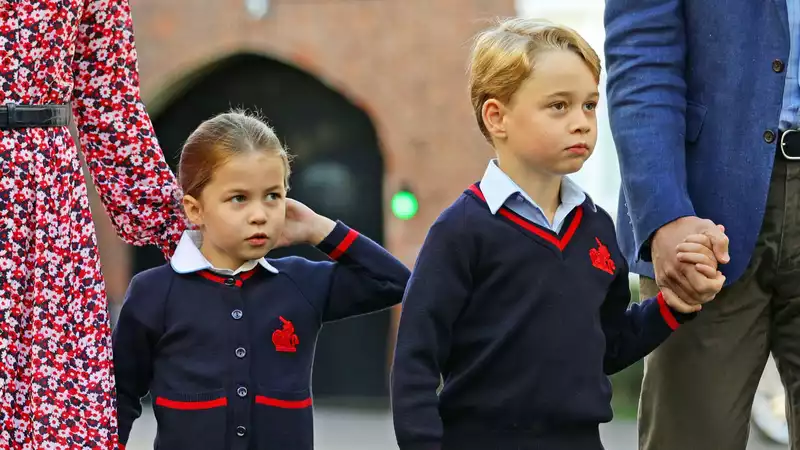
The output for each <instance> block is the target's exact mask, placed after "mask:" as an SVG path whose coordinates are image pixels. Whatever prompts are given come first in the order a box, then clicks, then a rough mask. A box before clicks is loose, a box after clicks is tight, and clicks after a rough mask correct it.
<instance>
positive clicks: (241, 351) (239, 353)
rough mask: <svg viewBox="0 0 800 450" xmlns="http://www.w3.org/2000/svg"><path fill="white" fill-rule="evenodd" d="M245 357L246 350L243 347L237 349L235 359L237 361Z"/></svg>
mask: <svg viewBox="0 0 800 450" xmlns="http://www.w3.org/2000/svg"><path fill="white" fill-rule="evenodd" d="M246 355H247V350H245V349H244V347H239V348H237V349H236V357H237V358H239V359H242V358H244V357H245V356H246Z"/></svg>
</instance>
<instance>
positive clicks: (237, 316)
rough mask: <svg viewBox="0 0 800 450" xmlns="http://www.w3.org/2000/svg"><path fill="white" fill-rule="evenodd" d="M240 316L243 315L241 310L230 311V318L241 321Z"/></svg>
mask: <svg viewBox="0 0 800 450" xmlns="http://www.w3.org/2000/svg"><path fill="white" fill-rule="evenodd" d="M242 315H243V314H242V310H241V309H234V310H233V311H231V317H233V319H234V320H239V319H241V318H242Z"/></svg>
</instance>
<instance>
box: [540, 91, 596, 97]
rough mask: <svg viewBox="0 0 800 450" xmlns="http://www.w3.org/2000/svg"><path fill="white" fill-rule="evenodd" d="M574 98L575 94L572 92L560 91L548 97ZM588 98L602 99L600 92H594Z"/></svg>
mask: <svg viewBox="0 0 800 450" xmlns="http://www.w3.org/2000/svg"><path fill="white" fill-rule="evenodd" d="M573 96H575V92H572V91H558V92H553V93H552V94H549V95H548V96H547V97H548V98H550V97H573ZM588 96H589V97H600V92H599V91H593V92H591V93H590V94H589V95H588Z"/></svg>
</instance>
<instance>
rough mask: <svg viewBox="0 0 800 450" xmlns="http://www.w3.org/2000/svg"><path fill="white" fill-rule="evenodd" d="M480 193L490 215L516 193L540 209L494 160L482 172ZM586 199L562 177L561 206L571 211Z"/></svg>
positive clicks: (572, 184) (585, 196) (569, 181)
mask: <svg viewBox="0 0 800 450" xmlns="http://www.w3.org/2000/svg"><path fill="white" fill-rule="evenodd" d="M481 192H482V193H483V196H484V197H485V198H486V204H487V205H488V206H489V210H490V211H491V212H492V214H497V211H498V210H499V209H500V207H501V206H503V204H505V202H506V200H508V198H509V197H511V196H512V195H514V194H516V193H519V194H520V195H522V196H523V197H524V198H525V200H527V201H528V202H530V203H531V204H532V205H533V206H535V207H537V208H539V209H541V207H540V206H539V205H538V204H537V203H536V202H535V201H533V199H532V198H531V197H530V196H529V195H528V194H527V193H526V192H525V191H523V190H522V188H520V187H519V185H517V183H515V182H514V180H512V179H511V178H510V177H509V176H508V175H506V173H505V172H503V169H501V168H500V167H499V166H498V165H497V160H496V159H493V160H491V161H489V165H488V166H487V167H486V172H484V174H483V179H481ZM587 198H588V196H587V195H586V193H585V192H584V191H583V189H581V187H580V186H578V184H577V183H575V182H574V181H572V180H571V179H570V178H569V177H563V179H562V180H561V204H562V205H563V206H565V207H569V208H570V210H571V209H572V208H573V207H576V206H578V205H581V204H582V203H583V202H584V201H586V199H587ZM589 203H590V204H591V206H592V208H593V209H594V208H595V206H594V203H592V202H591V199H589Z"/></svg>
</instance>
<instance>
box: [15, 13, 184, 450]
mask: <svg viewBox="0 0 800 450" xmlns="http://www.w3.org/2000/svg"><path fill="white" fill-rule="evenodd" d="M9 103H13V104H21V105H41V104H48V103H54V104H68V103H71V104H72V107H73V110H74V112H75V118H76V121H77V122H76V125H77V129H78V131H79V134H80V143H81V150H82V152H83V154H84V157H85V159H86V162H87V165H88V167H89V171H90V173H91V175H92V178H93V180H94V182H95V186H96V187H97V190H98V192H99V194H100V197H101V199H102V202H103V204H104V206H105V208H106V211H107V213H108V214H109V216H110V217H111V220H112V223H113V225H114V227H115V229H116V231H117V233H118V234H119V235H120V236H121V237H122V238H123V239H124V240H125V241H127V242H129V243H132V244H135V245H147V244H156V245H159V246H160V247H161V248H162V249H163V251H164V253H165V255H167V256H169V255H170V254H171V251H172V249H173V248H174V244H177V242H178V240H179V238H180V235H181V232H182V231H183V229H184V226H185V223H184V219H183V215H182V213H181V212H180V206H179V205H180V204H179V194H180V193H179V189H178V187H177V185H176V183H175V179H174V175H173V174H172V172H171V171H170V170H169V167H168V166H167V164H166V163H165V161H164V156H163V154H162V152H161V149H160V148H159V146H158V143H157V141H156V138H155V134H154V133H153V128H152V125H151V123H150V119H149V118H148V116H147V113H146V112H145V109H144V106H143V105H142V102H141V100H140V96H139V82H138V74H137V59H136V51H135V48H134V40H133V27H132V24H131V15H130V7H129V5H128V2H127V0H0V104H9ZM110 336H111V330H110V326H109V316H108V312H107V300H106V294H105V286H104V284H103V278H102V275H101V272H100V266H99V258H98V252H97V248H96V238H95V232H94V225H93V222H92V216H91V213H90V211H89V202H88V199H87V190H86V184H85V180H84V177H83V174H82V171H81V162H80V159H79V157H78V150H77V149H76V147H75V145H74V142H73V140H72V138H71V136H70V133H69V129H68V128H67V127H54V128H28V129H12V130H8V129H0V449H51V448H64V449H110V448H115V447H116V446H117V444H116V442H117V437H116V411H115V406H114V402H115V398H114V397H115V394H114V372H113V367H112V355H111V345H110V340H111V339H110Z"/></svg>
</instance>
